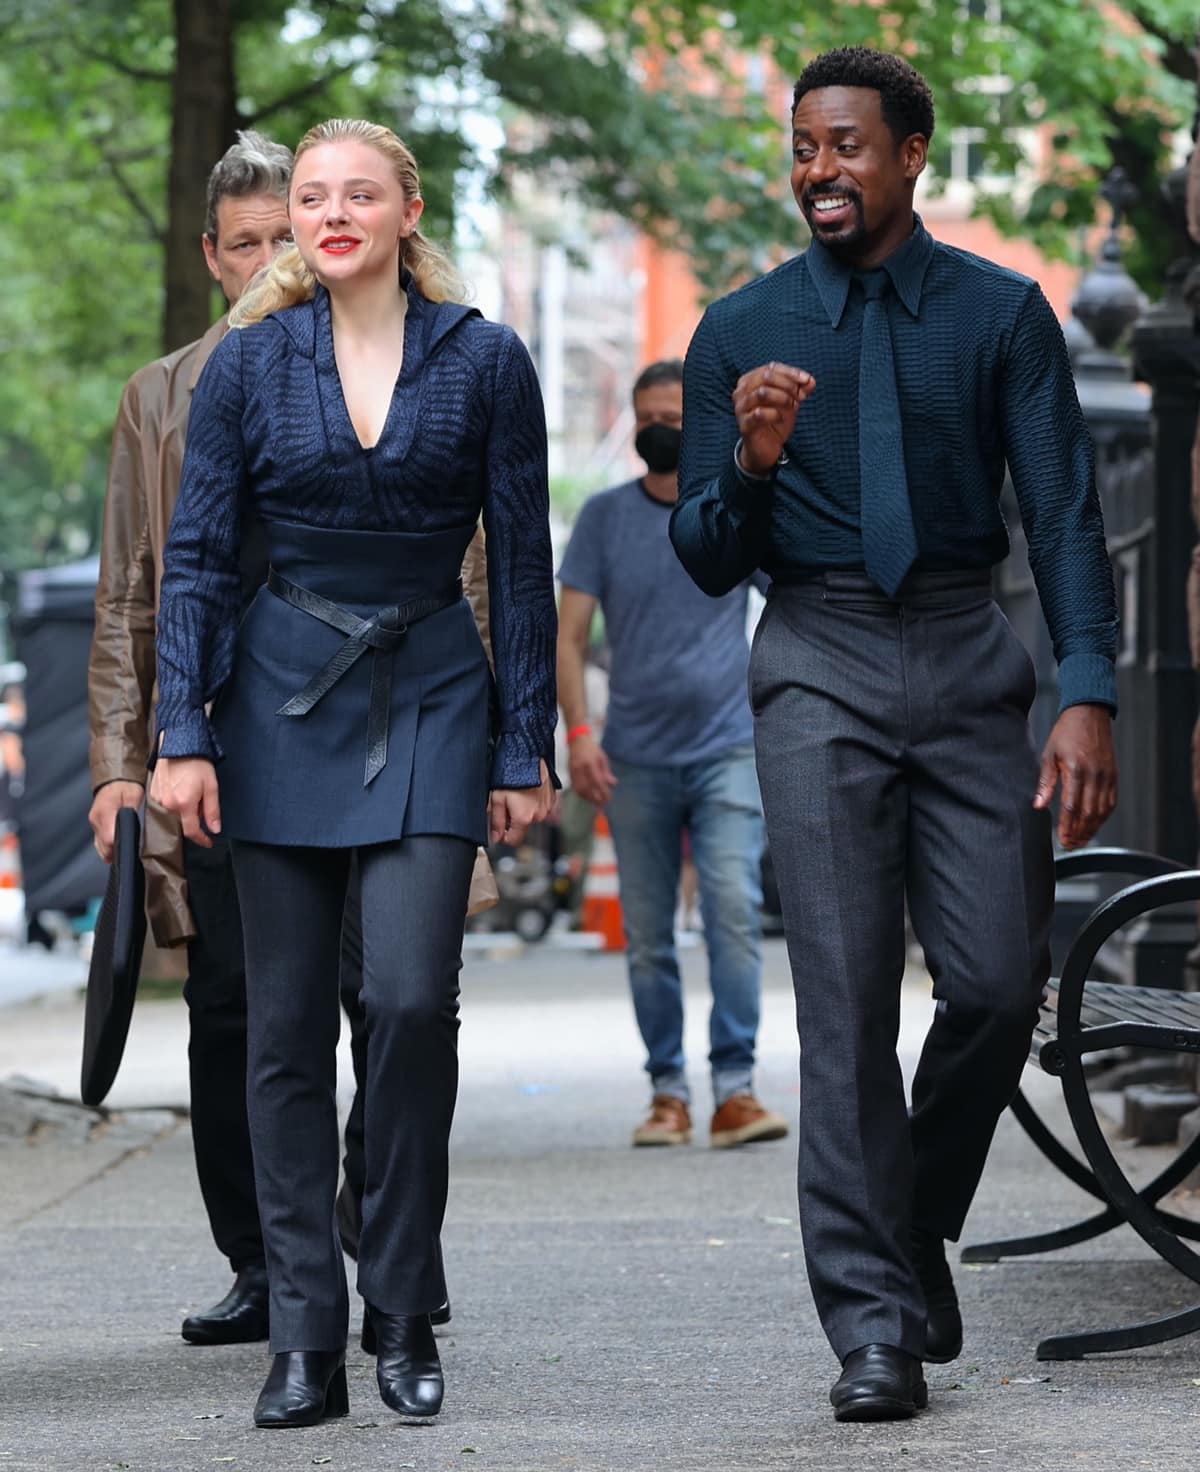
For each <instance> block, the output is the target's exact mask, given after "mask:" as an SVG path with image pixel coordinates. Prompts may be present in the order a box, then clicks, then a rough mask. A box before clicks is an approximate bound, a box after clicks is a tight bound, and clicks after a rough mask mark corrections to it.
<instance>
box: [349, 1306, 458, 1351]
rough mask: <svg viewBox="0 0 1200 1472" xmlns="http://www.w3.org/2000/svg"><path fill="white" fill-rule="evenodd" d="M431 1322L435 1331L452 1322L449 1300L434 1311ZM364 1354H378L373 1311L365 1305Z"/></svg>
mask: <svg viewBox="0 0 1200 1472" xmlns="http://www.w3.org/2000/svg"><path fill="white" fill-rule="evenodd" d="M429 1322H430V1323H431V1324H432V1325H433V1327H434V1328H435V1329H440V1328H442V1326H443V1325H445V1324H448V1323H449V1322H450V1300H449V1299H447V1300H446V1301H445V1303H443V1304H442V1306H441V1308H435V1309H434V1311H433V1312H432V1313H431V1314H430V1315H429ZM362 1352H363V1354H375V1353H376V1352H377V1351H376V1344H375V1326H374V1324H372V1323H371V1310H370V1309H369V1308H367V1307H366V1305H365V1304H364V1305H363V1326H362Z"/></svg>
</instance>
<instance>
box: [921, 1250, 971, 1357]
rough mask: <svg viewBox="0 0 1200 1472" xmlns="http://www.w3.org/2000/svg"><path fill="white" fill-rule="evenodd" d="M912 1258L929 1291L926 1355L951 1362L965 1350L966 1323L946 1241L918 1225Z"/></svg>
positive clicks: (926, 1307) (926, 1308)
mask: <svg viewBox="0 0 1200 1472" xmlns="http://www.w3.org/2000/svg"><path fill="white" fill-rule="evenodd" d="M912 1258H913V1267H914V1268H915V1269H916V1272H917V1277H918V1278H919V1279H920V1283H921V1288H922V1290H923V1292H924V1294H925V1358H926V1359H927V1360H929V1361H930V1363H931V1364H935V1365H948V1364H949V1363H950V1361H951V1360H956V1359H957V1358H958V1357H959V1355H960V1354H961V1353H962V1342H963V1327H962V1314H961V1313H960V1312H959V1309H958V1294H957V1293H956V1292H955V1291H954V1279H953V1278H952V1277H951V1276H950V1264H949V1263H948V1262H947V1261H946V1244H945V1242H944V1241H943V1240H942V1238H941V1237H939V1236H937V1235H936V1234H935V1233H933V1232H923V1231H921V1230H920V1229H919V1228H917V1227H914V1228H913V1233H912Z"/></svg>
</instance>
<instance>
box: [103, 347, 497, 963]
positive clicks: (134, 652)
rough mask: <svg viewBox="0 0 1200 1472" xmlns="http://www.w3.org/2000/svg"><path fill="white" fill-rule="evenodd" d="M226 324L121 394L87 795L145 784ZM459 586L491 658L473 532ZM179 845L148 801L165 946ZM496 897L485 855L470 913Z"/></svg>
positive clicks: (480, 552) (181, 889)
mask: <svg viewBox="0 0 1200 1472" xmlns="http://www.w3.org/2000/svg"><path fill="white" fill-rule="evenodd" d="M226 327H227V323H226V321H225V319H224V318H222V319H221V321H219V322H217V323H216V324H215V325H214V326H212V327H210V328H209V330H208V331H207V332H206V333H205V334H204V336H203V337H202V338H200V339H199V341H198V342H193V343H189V344H188V346H187V347H184V348H180V349H178V351H176V352H174V353H170V354H169V355H168V356H167V357H165V358H159V359H157V360H156V361H155V362H153V363H148V364H147V365H146V367H144V368H142V369H140V370H139V371H138V372H137V373H135V374H134V375H133V377H132V378H131V379H130V380H129V382H128V383H127V384H126V385H125V392H124V393H123V394H122V395H121V405H120V408H119V409H118V411H117V422H116V427H115V429H114V430H113V443H112V458H111V460H110V462H109V470H108V494H107V498H106V500H105V504H104V529H103V534H102V539H101V547H100V582H99V586H98V588H97V590H96V632H95V636H94V638H93V641H92V653H91V660H90V663H89V665H88V730H89V735H90V745H89V761H90V764H91V772H92V787H93V789H95V788H99V787H102V786H104V784H105V783H106V782H119V781H124V782H137V783H139V784H140V785H141V786H145V785H146V761H147V758H148V756H149V754H150V731H151V720H152V715H153V711H154V705H155V701H156V699H157V693H158V692H157V684H156V679H155V653H154V620H155V614H156V612H157V609H158V599H159V589H160V585H161V582H162V558H163V548H164V546H165V545H166V540H167V532H168V530H169V528H170V525H171V516H172V514H173V512H174V510H175V501H176V498H177V497H178V494H179V478H180V472H181V470H182V468H183V450H184V443H185V440H186V437H187V419H188V411H189V409H190V408H191V401H192V390H193V389H194V388H195V387H196V382H197V380H198V379H199V377H200V371H201V369H202V368H203V367H204V365H205V363H207V362H208V359H209V355H210V354H211V353H212V351H213V350H214V348H215V347H216V346H217V344H218V343H219V342H220V341H221V338H222V337H223V336H224V335H225V331H226ZM463 587H464V590H465V592H466V595H467V598H468V600H469V602H470V604H471V608H472V611H473V612H474V614H475V621H476V623H477V624H478V626H479V633H480V636H481V637H482V639H483V644H484V648H485V649H486V650H487V652H488V658H489V660H490V659H491V653H492V651H491V641H490V639H489V637H488V602H487V597H488V594H487V561H486V556H485V553H484V545H483V533H482V531H479V530H477V531H476V533H475V537H474V539H473V541H472V542H471V545H470V547H468V549H467V555H466V560H465V561H464V562H463ZM183 841H184V840H183V832H182V830H181V828H180V826H179V821H178V819H177V818H175V817H174V816H173V815H172V814H170V813H168V812H166V811H165V809H163V808H161V807H159V806H158V804H157V803H154V802H151V801H150V800H149V798H147V801H146V819H145V827H144V833H143V838H142V857H143V860H144V862H145V867H146V909H147V913H148V915H149V919H150V924H151V926H152V928H153V931H154V938H155V940H156V941H157V942H158V944H159V945H160V946H177V945H181V944H182V943H183V942H184V941H187V940H190V939H191V938H192V937H193V936H194V935H195V933H196V931H195V925H194V923H193V921H192V915H191V911H190V910H189V908H188V897H187V881H186V879H185V878H184V872H183ZM498 898H499V896H498V894H497V891H496V883H495V879H494V877H493V875H492V871H491V867H490V865H489V864H488V861H487V855H486V854H485V853H484V851H483V850H482V849H480V851H479V853H478V855H477V857H476V862H475V873H474V875H473V876H472V879H471V897H470V905H469V913H471V914H474V913H476V912H477V911H478V910H483V909H486V908H487V907H488V906H489V905H493V904H495V903H496V901H497V899H498Z"/></svg>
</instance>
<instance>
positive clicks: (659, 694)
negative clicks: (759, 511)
mask: <svg viewBox="0 0 1200 1472" xmlns="http://www.w3.org/2000/svg"><path fill="white" fill-rule="evenodd" d="M670 518H671V507H670V506H669V505H666V504H664V503H663V502H661V501H656V500H655V499H654V497H653V496H651V495H650V494H649V492H648V491H647V490H646V489H645V488H644V487H643V485H642V483H641V481H636V480H634V481H630V482H629V483H628V484H627V485H623V486H615V487H614V488H613V489H612V490H609V491H602V492H601V493H600V494H599V495H598V496H593V497H592V498H591V499H590V500H589V501H587V502H586V503H585V505H584V507H583V510H582V511H581V512H580V513H579V519H578V521H576V523H575V527H574V530H573V531H572V533H571V540H570V542H569V543H568V545H567V550H566V554H565V556H564V557H563V561H562V567H561V568H560V569H559V577H560V579H561V580H562V583H563V585H564V587H568V588H575V589H577V590H578V591H579V592H580V593H587V594H590V595H591V596H592V597H593V598H597V599H598V600H599V602H600V606H601V608H602V609H603V610H604V621H605V624H606V626H607V631H608V641H609V646H610V648H611V651H612V660H611V667H610V669H609V686H608V713H607V715H606V717H605V722H604V749H605V750H606V751H607V752H608V753H609V755H610V756H614V757H616V758H617V759H618V761H627V762H639V763H641V764H643V765H646V766H681V765H683V764H684V763H685V762H698V761H705V760H707V759H709V758H711V757H714V756H719V755H720V754H721V753H722V752H724V751H728V750H729V748H730V747H731V746H748V745H749V744H750V743H751V741H752V740H753V739H754V728H753V720H752V717H751V714H750V701H749V697H748V695H747V691H746V672H747V669H748V666H749V662H750V646H749V644H748V642H747V640H746V594H747V589H748V587H749V584H748V583H743V584H741V586H740V587H737V588H735V589H734V590H733V591H732V592H731V593H726V594H725V596H724V597H723V598H710V597H708V595H707V594H705V593H702V592H701V591H700V589H699V588H698V587H697V586H696V584H695V583H694V582H693V581H692V580H691V578H690V577H689V576H688V574H687V573H686V572H685V571H684V569H683V565H682V564H681V563H680V561H679V558H678V557H677V556H676V555H675V549H674V548H673V547H672V546H671V540H670V537H669V536H668V534H667V526H668V523H669V521H670Z"/></svg>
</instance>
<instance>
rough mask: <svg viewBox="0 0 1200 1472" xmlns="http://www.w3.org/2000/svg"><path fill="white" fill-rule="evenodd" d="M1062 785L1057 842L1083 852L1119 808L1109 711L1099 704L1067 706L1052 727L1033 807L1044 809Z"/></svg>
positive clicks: (1043, 756)
mask: <svg viewBox="0 0 1200 1472" xmlns="http://www.w3.org/2000/svg"><path fill="white" fill-rule="evenodd" d="M1060 780H1061V782H1062V802H1061V804H1060V807H1059V814H1058V839H1059V842H1060V843H1061V844H1062V846H1063V848H1082V847H1083V846H1084V844H1085V843H1088V842H1089V841H1090V840H1091V839H1092V838H1094V837H1095V835H1096V832H1097V830H1098V829H1099V827H1100V825H1101V824H1102V823H1103V822H1104V821H1105V819H1106V818H1108V817H1109V816H1110V815H1111V814H1112V811H1113V809H1114V808H1115V807H1116V805H1117V754H1116V752H1115V751H1114V750H1113V739H1112V713H1111V712H1110V711H1109V709H1108V707H1107V706H1103V705H1071V706H1068V707H1067V709H1066V710H1064V711H1063V713H1062V715H1060V716H1059V718H1058V720H1057V721H1056V722H1055V723H1054V729H1053V731H1051V732H1050V739H1049V741H1047V742H1046V749H1045V751H1044V752H1043V753H1042V771H1041V776H1040V778H1039V780H1038V789H1037V796H1036V797H1035V798H1034V800H1033V805H1034V807H1035V808H1047V807H1049V806H1050V800H1051V798H1053V796H1054V789H1055V788H1056V787H1057V786H1058V784H1059V782H1060Z"/></svg>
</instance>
